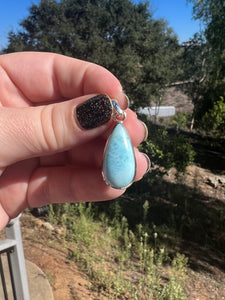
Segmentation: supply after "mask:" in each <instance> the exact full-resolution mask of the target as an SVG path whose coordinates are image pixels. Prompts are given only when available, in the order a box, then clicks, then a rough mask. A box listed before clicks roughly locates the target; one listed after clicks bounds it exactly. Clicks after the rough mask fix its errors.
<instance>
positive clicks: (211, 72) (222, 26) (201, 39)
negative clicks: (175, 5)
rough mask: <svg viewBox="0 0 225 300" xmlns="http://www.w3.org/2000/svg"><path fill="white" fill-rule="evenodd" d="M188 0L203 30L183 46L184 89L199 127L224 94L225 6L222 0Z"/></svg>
mask: <svg viewBox="0 0 225 300" xmlns="http://www.w3.org/2000/svg"><path fill="white" fill-rule="evenodd" d="M188 1H189V2H192V3H193V5H194V6H193V15H194V17H195V19H199V20H201V21H202V23H203V25H204V30H203V31H202V32H200V33H199V34H196V36H195V37H194V39H193V40H192V42H191V44H190V46H188V47H186V49H185V50H184V64H185V66H186V69H185V72H184V74H185V76H187V77H186V79H187V78H188V80H189V82H190V84H189V85H188V86H187V87H186V92H187V93H188V94H189V95H190V96H191V98H192V99H193V102H194V105H195V108H194V117H195V119H196V121H197V122H196V125H197V126H198V127H201V126H202V125H203V124H204V123H205V122H202V120H203V117H204V116H205V114H207V113H209V111H211V110H212V109H213V107H214V105H215V103H217V101H218V99H220V97H225V89H224V78H225V41H224V38H223V37H224V35H225V19H224V13H225V6H224V1H221V0H202V1H197V0H188ZM191 59H192V65H190V61H191ZM209 114H210V113H209ZM203 127H204V126H203Z"/></svg>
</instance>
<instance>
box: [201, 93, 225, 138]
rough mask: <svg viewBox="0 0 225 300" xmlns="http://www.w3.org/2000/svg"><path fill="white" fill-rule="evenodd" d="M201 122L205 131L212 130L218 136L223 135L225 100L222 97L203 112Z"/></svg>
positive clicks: (224, 133)
mask: <svg viewBox="0 0 225 300" xmlns="http://www.w3.org/2000/svg"><path fill="white" fill-rule="evenodd" d="M202 123H203V124H202V126H203V128H204V129H205V130H206V131H210V132H213V133H214V134H215V135H216V136H218V137H219V136H224V135H225V132H224V128H225V101H224V98H223V97H221V98H220V100H219V101H217V102H215V103H214V105H213V108H212V109H210V110H209V111H208V112H206V113H205V115H204V116H203V119H202Z"/></svg>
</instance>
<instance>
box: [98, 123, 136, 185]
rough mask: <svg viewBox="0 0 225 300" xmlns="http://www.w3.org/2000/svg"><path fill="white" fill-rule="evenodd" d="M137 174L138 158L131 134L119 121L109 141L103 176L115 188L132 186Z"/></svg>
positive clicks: (105, 154)
mask: <svg viewBox="0 0 225 300" xmlns="http://www.w3.org/2000/svg"><path fill="white" fill-rule="evenodd" d="M135 175H136V159H135V155H134V149H133V145H132V142H131V139H130V136H129V134H128V132H127V130H126V128H125V127H124V126H123V124H122V123H118V124H117V125H116V126H115V127H114V129H113V132H112V134H111V136H110V137H109V140H108V142H107V145H106V148H105V153H104V161H103V177H104V180H105V182H106V183H107V184H108V185H110V186H111V187H113V188H115V189H123V188H126V187H128V186H130V185H131V184H132V183H133V181H134V178H135Z"/></svg>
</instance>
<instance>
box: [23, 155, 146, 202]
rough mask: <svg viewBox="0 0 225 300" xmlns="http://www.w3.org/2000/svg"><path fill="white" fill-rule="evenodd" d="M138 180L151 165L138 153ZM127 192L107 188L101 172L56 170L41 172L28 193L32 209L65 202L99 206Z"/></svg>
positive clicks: (35, 176) (34, 178)
mask: <svg viewBox="0 0 225 300" xmlns="http://www.w3.org/2000/svg"><path fill="white" fill-rule="evenodd" d="M136 158H137V176H136V179H135V180H139V179H140V178H142V177H143V175H144V174H145V172H146V170H147V169H148V167H149V165H148V161H147V159H146V158H145V156H144V155H143V154H142V153H139V152H136ZM124 191H125V189H123V190H116V189H113V188H111V187H109V186H107V185H106V184H105V182H104V180H103V177H102V172H101V169H100V168H97V169H96V168H90V167H88V168H73V167H52V168H44V167H43V168H39V169H38V170H37V171H36V172H34V174H33V176H32V177H31V179H30V184H29V187H28V192H27V199H28V205H29V206H31V207H38V206H43V205H46V204H48V203H52V202H54V203H61V202H84V201H85V202H87V201H88V202H95V201H104V200H110V199H114V198H117V197H119V196H120V195H122V194H123V193H124Z"/></svg>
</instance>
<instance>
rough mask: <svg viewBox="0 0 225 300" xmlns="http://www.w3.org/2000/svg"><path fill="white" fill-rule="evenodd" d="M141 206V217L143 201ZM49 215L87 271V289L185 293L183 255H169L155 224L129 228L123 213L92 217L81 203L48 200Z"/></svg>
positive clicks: (131, 294) (112, 294)
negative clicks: (112, 215) (133, 229)
mask: <svg viewBox="0 0 225 300" xmlns="http://www.w3.org/2000/svg"><path fill="white" fill-rule="evenodd" d="M143 209H144V214H143V219H144V221H145V219H146V216H147V211H148V209H149V204H148V203H147V202H145V203H144V205H143ZM49 219H50V221H51V222H53V223H57V224H60V225H61V226H62V228H63V239H64V243H67V245H70V250H69V253H68V258H69V259H70V260H74V261H76V262H77V264H78V265H79V266H80V268H81V269H82V270H83V271H85V272H86V274H88V276H89V279H90V282H91V285H90V288H91V289H94V290H98V291H100V293H101V291H103V290H104V292H107V294H108V295H109V299H159V300H160V299H171V300H175V299H177V300H178V299H179V300H182V299H185V294H184V291H183V287H184V283H185V276H186V266H187V258H185V257H184V256H183V255H181V254H177V255H175V256H174V258H172V259H171V258H170V257H169V255H168V251H167V249H166V245H165V244H161V242H160V235H161V234H162V233H158V232H157V228H156V227H154V226H153V228H152V229H153V230H152V233H151V234H150V233H149V230H148V232H147V231H145V229H146V228H145V227H146V226H144V225H142V224H139V225H138V226H137V227H136V230H135V231H132V230H131V229H130V228H129V226H128V222H127V219H126V218H125V217H124V216H122V217H121V218H118V217H117V218H114V219H112V220H110V219H108V217H107V216H106V215H105V214H104V213H102V214H101V215H100V218H99V220H96V219H94V216H93V209H92V207H91V205H88V206H87V205H85V204H82V203H80V204H64V205H57V206H54V205H53V206H51V207H50V211H49ZM144 221H143V222H144ZM144 223H145V222H144Z"/></svg>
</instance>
